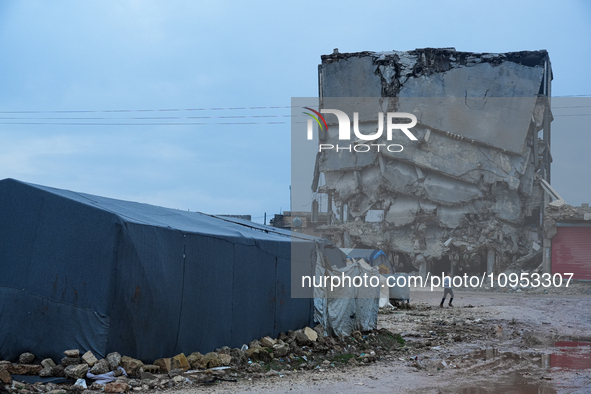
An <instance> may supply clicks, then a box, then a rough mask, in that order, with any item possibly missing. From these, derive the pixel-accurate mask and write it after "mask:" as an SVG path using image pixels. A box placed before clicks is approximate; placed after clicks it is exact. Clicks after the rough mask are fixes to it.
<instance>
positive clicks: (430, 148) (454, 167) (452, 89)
mask: <svg viewBox="0 0 591 394" xmlns="http://www.w3.org/2000/svg"><path fill="white" fill-rule="evenodd" d="M319 73H320V78H319V81H320V109H322V108H340V109H341V110H343V111H344V112H347V113H349V116H350V118H351V120H353V116H351V115H352V112H353V111H356V112H358V113H359V115H358V116H359V117H358V129H359V131H360V132H361V133H363V134H365V135H369V134H372V133H375V132H376V131H377V128H378V119H377V118H376V114H377V113H378V112H381V113H386V112H408V113H412V114H415V115H416V117H417V120H418V124H417V125H416V126H415V127H413V129H412V133H413V134H414V135H415V136H416V138H417V141H410V142H409V139H408V138H407V137H406V136H405V135H404V134H403V133H393V134H392V138H391V140H388V141H386V140H385V134H386V133H383V135H382V137H380V138H378V139H376V140H375V141H371V143H376V144H377V143H391V144H400V145H403V146H404V149H403V150H402V151H400V152H389V151H388V150H386V149H382V150H380V151H379V152H378V151H375V150H372V151H369V152H363V153H355V152H349V151H347V150H340V151H338V150H324V151H323V150H321V151H320V153H319V155H318V157H317V163H316V174H315V178H316V179H315V181H314V185H318V179H319V178H320V174H321V173H322V174H324V182H323V184H321V185H319V187H318V188H316V190H314V191H315V192H319V193H327V194H328V195H329V201H331V202H332V204H331V206H330V207H329V208H328V209H329V213H331V211H332V212H334V213H335V215H334V216H335V217H337V216H339V215H338V214H339V213H340V212H342V211H343V210H346V212H347V215H346V217H345V220H344V221H343V222H340V221H339V222H338V223H336V222H334V223H331V224H328V225H326V226H322V231H323V233H328V234H332V235H333V242H336V243H337V245H339V246H345V245H344V242H345V240H346V241H347V244H348V245H346V246H347V247H355V246H357V247H370V248H380V249H382V250H384V251H386V253H387V254H388V255H389V257H390V260H391V261H396V262H398V269H401V270H413V269H419V268H421V269H420V270H421V271H422V272H425V270H426V269H428V268H429V267H430V266H431V267H433V266H434V265H433V264H434V263H436V262H438V261H449V262H450V264H451V266H452V267H453V270H454V271H455V273H460V272H461V271H464V270H472V271H480V272H482V271H483V270H488V271H491V270H495V271H498V270H501V269H503V268H504V267H506V266H507V265H508V264H509V263H512V262H515V261H519V259H520V258H522V257H524V256H527V255H529V254H531V253H532V250H531V248H532V242H531V239H530V238H531V236H530V235H529V234H531V233H532V232H533V233H540V234H541V231H542V229H541V226H540V224H541V219H540V215H541V212H542V213H543V210H541V209H540V208H541V207H542V206H543V203H544V201H543V196H544V194H543V192H542V190H541V188H540V185H539V180H540V179H545V180H549V176H550V172H549V168H550V161H551V157H550V155H549V136H550V130H549V129H550V127H549V121H550V120H551V114H550V110H549V105H548V100H547V98H548V96H549V92H550V80H551V78H552V77H551V68H550V62H549V58H548V54H547V52H546V51H533V52H531V51H523V52H512V53H504V54H490V53H470V52H458V51H455V49H453V48H449V49H430V48H427V49H417V50H414V51H408V52H400V51H392V52H382V53H376V52H360V53H338V51H335V53H333V54H331V55H326V56H322V64H321V66H320V67H319ZM368 97H374V98H376V99H375V100H373V101H372V100H365V99H363V98H368ZM338 98H348V99H347V100H348V101H347V100H342V99H338ZM351 98H359V99H351ZM339 100H341V101H339ZM345 107H346V108H345ZM343 108H345V109H343ZM325 118H326V121H327V122H328V130H327V132H324V133H323V134H320V144H323V143H325V144H333V145H336V144H338V143H339V133H338V130H339V124H338V123H337V122H336V117H334V116H333V115H325ZM382 122H383V119H382ZM354 123H355V122H354ZM384 124H385V123H384ZM542 129H543V130H544V133H543V138H539V135H540V131H541V130H542ZM353 138H355V137H353ZM340 142H341V143H342V142H343V141H340ZM350 142H353V143H355V141H353V140H352V141H350ZM357 142H360V141H357ZM361 142H365V141H361ZM372 210H380V211H382V212H383V215H381V217H382V220H381V221H379V222H377V223H376V222H372V223H369V222H366V216H367V215H368V212H370V211H372ZM341 216H342V215H341ZM329 217H332V215H329ZM541 238H542V237H541V235H540V239H541ZM400 257H403V258H400ZM404 262H407V263H406V266H405V263H404ZM408 263H411V264H412V265H410V264H408Z"/></svg>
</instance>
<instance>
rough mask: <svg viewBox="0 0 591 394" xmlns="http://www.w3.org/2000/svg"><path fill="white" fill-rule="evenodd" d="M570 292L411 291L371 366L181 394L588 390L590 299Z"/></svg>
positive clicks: (255, 377)
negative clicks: (447, 297)
mask: <svg viewBox="0 0 591 394" xmlns="http://www.w3.org/2000/svg"><path fill="white" fill-rule="evenodd" d="M589 287H590V285H589V284H584V283H583V284H580V285H579V286H578V287H577V288H576V289H575V288H573V287H571V288H570V289H562V290H561V289H558V290H557V289H551V290H552V291H551V292H548V294H544V291H543V290H542V289H536V290H535V291H523V292H512V291H510V290H504V291H499V290H496V291H494V290H490V291H464V290H456V295H455V299H454V305H455V307H454V308H449V307H447V303H446V307H445V308H443V309H441V308H439V305H438V304H439V301H440V300H441V298H440V297H441V291H439V290H435V291H434V292H431V291H430V290H428V289H425V290H423V289H420V290H411V301H410V302H411V305H412V306H413V309H410V310H406V309H395V310H386V311H385V313H381V314H380V316H379V323H378V324H379V328H386V329H388V330H391V331H392V332H394V333H399V334H400V335H401V336H402V338H403V339H404V342H405V343H404V346H401V347H399V348H396V349H394V350H392V351H390V352H388V353H386V354H384V355H382V356H381V357H379V360H378V361H376V362H370V363H363V362H361V363H357V364H355V365H350V364H349V363H347V364H336V365H335V366H334V367H333V366H332V364H331V365H326V367H321V368H315V369H313V370H296V371H286V370H283V371H278V372H275V371H269V372H266V373H261V374H250V375H244V376H242V375H236V376H233V375H232V372H229V373H228V374H227V375H226V376H225V379H228V380H237V381H236V382H230V381H221V382H218V383H215V384H211V385H203V384H199V385H196V384H191V385H189V384H186V385H185V386H182V385H181V386H177V387H176V388H174V389H169V390H167V392H174V393H179V394H188V393H201V392H207V393H245V392H258V393H276V392H293V393H309V392H323V393H370V392H371V393H374V392H376V393H380V392H384V393H385V392H388V393H392V392H394V393H417V394H418V393H470V394H475V393H536V394H538V393H542V394H546V393H590V392H591V313H590V312H591V311H590V310H589V307H590V305H591V296H590V295H586V294H584V293H585V291H586V290H587V289H588V288H589Z"/></svg>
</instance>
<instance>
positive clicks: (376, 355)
mask: <svg viewBox="0 0 591 394" xmlns="http://www.w3.org/2000/svg"><path fill="white" fill-rule="evenodd" d="M403 345H404V340H403V339H402V337H401V336H400V335H398V334H394V333H392V332H390V331H388V330H386V329H380V330H374V331H370V332H365V333H361V332H359V331H355V332H353V333H352V335H351V336H348V337H342V338H338V337H337V338H335V337H329V336H325V335H324V328H323V327H322V326H321V325H318V326H316V327H315V328H314V329H312V328H310V327H305V328H303V329H301V330H297V331H289V332H287V333H281V334H280V335H279V337H278V338H270V337H268V336H266V337H263V338H261V339H258V340H253V341H251V342H250V343H249V344H248V345H244V346H242V348H240V349H238V348H235V349H230V348H229V347H223V348H220V349H216V351H214V352H209V353H206V354H201V353H199V352H194V353H191V354H190V355H188V356H186V355H185V354H184V353H181V354H178V355H176V356H174V357H170V358H161V359H158V360H155V361H154V362H153V364H144V363H143V362H142V361H140V360H137V359H134V358H131V357H127V356H121V355H120V354H119V353H117V352H114V353H110V354H108V355H107V356H106V358H104V359H100V360H99V359H97V358H96V356H95V355H94V354H93V353H92V352H91V351H87V352H86V353H84V354H81V353H80V351H79V350H78V349H72V350H66V351H65V352H64V355H65V357H63V358H62V359H61V360H60V361H59V363H56V362H55V361H54V360H52V359H50V358H47V359H44V360H41V361H40V362H39V363H38V364H36V363H34V362H35V359H36V357H35V355H34V354H32V353H30V352H27V353H23V354H22V355H21V356H20V357H19V360H18V361H19V362H18V363H11V362H9V361H0V390H1V386H2V385H4V389H5V390H8V392H14V393H16V392H18V393H52V394H59V393H64V394H65V393H66V392H71V391H76V392H82V393H86V394H91V393H94V392H97V391H102V392H105V393H121V392H126V391H136V392H146V391H149V390H158V389H167V388H171V387H174V386H177V385H190V384H211V383H215V382H217V381H237V379H240V378H244V377H250V378H252V377H262V376H282V375H283V374H289V373H292V372H293V371H294V370H295V371H304V370H314V369H317V370H325V369H327V368H338V367H344V366H350V365H355V364H359V363H362V364H363V363H371V362H375V361H378V360H379V359H380V358H381V357H383V356H384V355H385V354H388V353H389V352H390V351H392V350H397V349H400V348H401V347H403ZM21 375H28V376H34V375H37V376H39V377H42V378H65V379H67V380H65V379H64V380H62V381H63V382H68V383H63V384H56V383H51V382H50V383H47V382H43V381H42V382H37V383H34V384H32V383H24V382H21V380H22V381H24V380H28V379H23V377H22V376H21ZM74 381H75V382H76V383H75V384H74V385H72V383H73V382H74Z"/></svg>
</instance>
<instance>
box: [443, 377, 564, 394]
mask: <svg viewBox="0 0 591 394" xmlns="http://www.w3.org/2000/svg"><path fill="white" fill-rule="evenodd" d="M446 393H450V394H451V393H457V394H489V393H505V394H556V390H555V389H554V388H552V387H548V386H547V385H546V383H542V382H540V381H539V380H538V381H535V380H532V379H528V378H524V377H523V376H521V375H520V374H511V375H508V376H506V377H503V378H502V381H494V382H486V383H484V384H482V385H481V386H470V387H461V388H459V389H455V390H451V391H448V392H446Z"/></svg>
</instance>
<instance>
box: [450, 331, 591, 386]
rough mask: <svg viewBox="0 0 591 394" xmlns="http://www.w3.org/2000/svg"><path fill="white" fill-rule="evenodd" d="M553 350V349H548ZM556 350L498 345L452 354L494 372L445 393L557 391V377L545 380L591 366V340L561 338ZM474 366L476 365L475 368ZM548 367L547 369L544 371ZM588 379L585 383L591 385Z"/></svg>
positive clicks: (466, 363) (452, 358)
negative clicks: (518, 350) (519, 350)
mask: <svg viewBox="0 0 591 394" xmlns="http://www.w3.org/2000/svg"><path fill="white" fill-rule="evenodd" d="M548 350H550V349H548ZM551 351H552V353H550V352H548V353H547V354H544V353H538V352H528V351H524V352H523V353H514V352H503V351H499V350H498V349H486V350H480V351H475V352H471V353H468V354H465V355H457V356H456V355H454V356H450V358H449V359H450V361H451V362H452V363H454V364H459V365H463V367H464V368H466V369H467V370H472V371H474V373H475V374H478V373H482V372H485V373H490V374H491V376H494V375H497V374H498V375H497V376H495V377H494V378H493V379H494V380H493V379H491V380H490V381H485V382H482V383H480V384H478V385H469V386H465V387H458V388H455V389H448V390H446V391H443V392H444V393H458V394H488V393H509V394H512V393H515V394H530V393H531V394H554V393H556V390H555V389H554V388H553V387H552V386H553V383H554V382H553V380H551V381H547V380H541V379H540V372H542V373H543V374H544V375H545V376H547V377H550V376H551V375H548V374H550V373H557V372H560V371H569V370H570V371H580V370H591V342H576V341H560V342H554V343H553V349H552V350H551ZM472 368H473V369H472ZM544 371H545V372H544ZM587 384H588V382H587V383H585V385H584V386H585V387H587Z"/></svg>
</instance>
